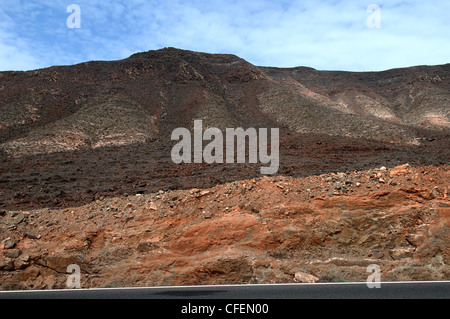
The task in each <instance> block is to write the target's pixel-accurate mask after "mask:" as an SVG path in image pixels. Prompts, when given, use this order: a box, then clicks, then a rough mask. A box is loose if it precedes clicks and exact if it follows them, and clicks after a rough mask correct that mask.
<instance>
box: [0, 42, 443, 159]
mask: <svg viewBox="0 0 450 319" xmlns="http://www.w3.org/2000/svg"><path fill="white" fill-rule="evenodd" d="M0 80H1V82H0V83H1V86H0V110H1V114H2V115H1V117H0V132H1V135H0V143H1V145H0V148H1V149H2V150H3V151H4V152H6V153H7V154H8V155H19V156H20V155H36V154H46V153H51V152H63V151H72V150H81V149H86V148H94V149H95V148H98V147H103V146H106V145H108V146H114V145H116V146H117V145H124V144H134V143H140V142H146V141H151V140H155V139H159V140H164V139H165V138H166V137H167V136H170V132H171V131H172V130H173V129H174V128H176V127H188V128H190V127H192V123H193V120H195V119H202V120H203V122H204V125H205V126H206V127H218V128H221V129H224V128H227V127H230V128H234V127H240V126H242V127H283V128H286V130H289V131H292V132H295V133H314V134H326V135H331V136H344V137H352V138H364V139H371V140H375V141H382V142H387V143H397V144H403V145H419V144H421V142H422V141H423V139H424V138H427V137H435V136H441V135H446V134H448V133H449V132H450V120H449V119H450V93H449V92H450V90H449V85H450V64H447V65H442V66H430V67H426V66H421V67H412V68H407V69H395V70H389V71H385V72H363V73H355V72H338V71H317V70H314V69H310V68H305V67H299V68H293V69H278V68H268V67H257V66H254V65H252V64H250V63H248V62H246V61H245V60H242V59H240V58H238V57H236V56H234V55H222V54H217V55H213V54H205V53H197V52H191V51H183V50H178V49H173V48H167V49H162V50H158V51H149V52H145V53H138V54H134V55H132V56H131V57H129V58H128V59H125V60H121V61H113V62H88V63H83V64H79V65H74V66H64V67H51V68H48V69H42V70H36V71H29V72H2V73H1V75H0Z"/></svg>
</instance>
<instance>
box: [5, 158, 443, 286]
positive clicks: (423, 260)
mask: <svg viewBox="0 0 450 319" xmlns="http://www.w3.org/2000/svg"><path fill="white" fill-rule="evenodd" d="M449 177H450V170H449V166H448V165H444V166H441V167H434V166H427V167H411V166H409V165H403V166H399V167H396V168H392V169H386V168H384V167H383V168H381V169H373V170H366V171H352V172H342V173H330V174H322V175H317V176H309V177H305V178H294V177H283V176H278V177H261V178H253V179H248V180H240V181H235V182H232V183H226V184H223V185H217V186H215V187H211V188H208V189H197V188H194V189H188V190H172V191H160V192H156V193H151V194H144V195H136V196H127V197H125V196H120V197H112V198H101V199H98V200H96V201H93V202H91V203H89V204H86V205H83V206H79V207H69V208H60V209H56V208H55V209H48V208H45V209H36V210H26V211H25V210H22V211H12V210H7V211H3V212H2V214H1V217H0V221H1V227H2V243H1V246H0V249H1V250H0V256H1V258H0V278H1V280H0V288H1V289H2V290H9V289H46V288H66V280H67V278H68V276H69V274H68V273H67V267H68V266H69V265H71V264H77V265H79V266H80V268H81V285H82V287H83V288H93V287H125V286H160V285H164V286H166V285H198V284H246V283H285V282H305V281H310V282H340V281H347V282H348V281H365V280H366V279H367V277H368V276H369V275H370V273H368V272H367V267H368V266H369V265H373V264H375V265H378V266H379V267H380V269H381V279H382V280H383V281H393V280H448V279H449V278H450V268H449V261H450V260H449V247H448V242H449V238H448V236H449V230H448V227H449V222H450V218H449V214H450V200H449V198H448V188H449V184H448V181H449V180H450V178H449Z"/></svg>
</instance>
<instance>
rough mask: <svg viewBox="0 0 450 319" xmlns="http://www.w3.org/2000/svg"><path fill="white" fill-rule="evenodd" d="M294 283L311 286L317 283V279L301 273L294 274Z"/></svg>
mask: <svg viewBox="0 0 450 319" xmlns="http://www.w3.org/2000/svg"><path fill="white" fill-rule="evenodd" d="M294 281H295V282H299V283H305V284H312V283H315V282H318V281H319V278H317V277H316V276H313V275H310V274H305V273H303V272H300V271H298V272H296V273H295V275H294Z"/></svg>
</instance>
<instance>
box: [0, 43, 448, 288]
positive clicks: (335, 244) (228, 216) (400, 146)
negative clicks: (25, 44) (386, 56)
mask: <svg viewBox="0 0 450 319" xmlns="http://www.w3.org/2000/svg"><path fill="white" fill-rule="evenodd" d="M449 111H450V64H447V65H441V66H417V67H411V68H406V69H395V70H388V71H384V72H359V73H358V72H339V71H318V70H314V69H311V68H307V67H298V68H285V69H280V68H272V67H258V66H255V65H252V64H251V63H248V62H247V61H245V60H243V59H241V58H239V57H237V56H234V55H225V54H206V53H198V52H191V51H184V50H178V49H174V48H166V49H162V50H158V51H149V52H144V53H138V54H134V55H132V56H131V57H129V58H127V59H124V60H120V61H111V62H100V61H97V62H87V63H82V64H78V65H73V66H58V67H56V66H55V67H51V68H47V69H42V70H34V71H28V72H0V162H1V165H0V290H17V289H55V288H56V289H64V288H66V287H67V286H66V283H67V280H68V269H67V267H68V266H69V265H77V266H79V269H80V283H81V286H82V288H98V287H124V286H126V287H130V286H158V285H163V286H164V285H197V284H251V283H253V284H254V283H256V284H267V283H281V282H317V281H320V282H342V281H366V280H367V278H368V276H369V275H370V273H368V272H367V271H368V269H369V268H368V266H370V265H377V266H378V267H379V269H380V271H381V280H382V281H393V280H421V281H426V280H449V279H450V277H449V274H450V271H449V264H450V259H449V249H448V221H449V218H448V216H449V213H450V208H449V207H450V200H449V198H448V181H449V177H450V170H449V167H450V166H449V164H450V125H449V124H450V122H449V121H450V120H449V119H450V114H449ZM195 120H202V124H203V129H204V130H206V129H207V128H211V127H214V128H219V129H220V130H221V131H222V132H224V130H225V129H226V128H239V127H243V128H278V129H279V167H278V172H277V174H275V175H274V176H263V175H261V172H260V168H261V167H260V166H261V165H260V164H254V163H250V161H247V162H246V163H242V164H240V163H234V164H229V163H226V164H219V163H215V164H207V163H205V162H203V163H192V164H187V163H184V164H175V163H174V161H173V160H172V156H171V152H172V150H173V147H174V145H175V144H176V143H177V141H172V139H171V135H172V132H173V131H174V129H176V128H186V129H188V130H189V131H190V132H191V133H192V132H193V133H194V140H195V134H196V132H195V130H193V128H194V121H195ZM183 131H184V132H186V130H183ZM194 144H195V141H194ZM275 144H276V143H275ZM271 146H272V144H271ZM224 148H225V147H224ZM216 151H217V149H216ZM249 159H250V156H249ZM71 269H73V268H71ZM74 275H76V274H74Z"/></svg>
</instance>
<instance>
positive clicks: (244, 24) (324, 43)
mask: <svg viewBox="0 0 450 319" xmlns="http://www.w3.org/2000/svg"><path fill="white" fill-rule="evenodd" d="M1 1H2V5H1V6H0V70H1V71H4V70H31V69H38V68H44V67H48V66H52V65H70V64H76V63H81V62H86V61H91V60H118V59H123V58H126V57H128V56H130V55H131V54H133V53H135V52H140V51H148V50H156V49H159V48H163V47H177V48H181V49H187V50H193V51H201V52H208V53H231V54H235V55H238V56H240V57H242V58H244V59H246V60H247V61H249V62H251V63H253V64H255V65H260V66H276V67H294V66H308V67H313V68H316V69H319V70H346V71H380V70H386V69H391V68H397V67H408V66H413V65H436V64H445V63H450V19H449V12H450V1H448V0H420V1H419V0H412V1H401V0H392V1H388V0H384V1H377V0H367V1H365V0H363V1H361V0H325V1H318V0H300V1H284V0H283V1H273V0H272V1H269V0H187V1H181V0H126V1H125V0H123V1H121V0H120V1H119V0H106V1H105V0H67V1H66V0H1ZM71 4H77V5H78V6H79V7H80V9H81V15H80V17H81V28H75V29H71V28H68V26H67V23H66V21H67V18H68V17H69V16H70V15H71V13H70V12H67V7H68V6H69V5H71ZM370 4H376V5H377V6H378V7H379V8H380V11H379V12H380V20H379V21H380V26H381V28H369V25H368V23H367V19H368V18H369V17H373V14H374V12H368V11H367V8H368V6H369V5H370Z"/></svg>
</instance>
